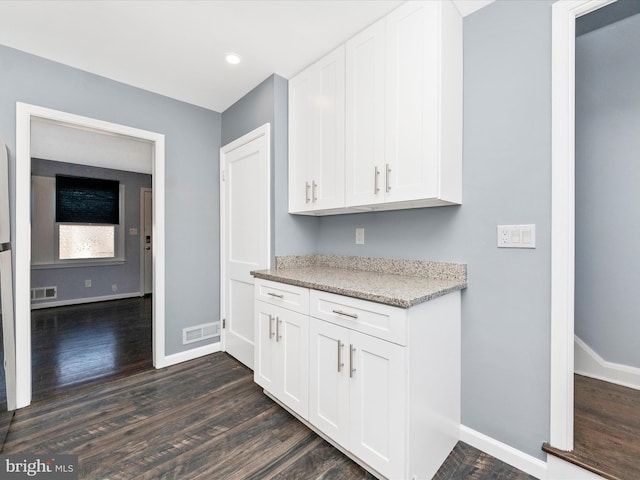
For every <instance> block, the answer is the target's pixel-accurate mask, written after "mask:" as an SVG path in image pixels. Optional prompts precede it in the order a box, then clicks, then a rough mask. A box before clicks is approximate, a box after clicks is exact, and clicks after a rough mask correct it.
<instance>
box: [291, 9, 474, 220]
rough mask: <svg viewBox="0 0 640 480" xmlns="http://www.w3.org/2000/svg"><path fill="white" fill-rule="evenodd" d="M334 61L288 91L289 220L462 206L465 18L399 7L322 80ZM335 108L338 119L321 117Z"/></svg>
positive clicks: (353, 43)
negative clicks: (296, 216)
mask: <svg viewBox="0 0 640 480" xmlns="http://www.w3.org/2000/svg"><path fill="white" fill-rule="evenodd" d="M336 52H337V51H336ZM336 52H333V53H332V54H331V55H329V56H328V57H326V58H325V59H323V60H321V61H320V62H318V63H316V64H314V65H313V66H312V67H310V68H309V69H307V70H305V71H304V72H302V73H301V74H299V75H298V76H296V77H295V78H293V79H292V80H291V82H290V86H289V89H290V92H289V95H290V97H289V109H290V116H289V122H290V127H289V128H290V129H289V142H290V151H289V178H290V190H289V211H290V212H291V213H307V214H314V215H326V214H331V213H350V212H357V211H368V210H392V209H404V208H416V207H430V206H439V205H455V204H460V203H461V202H462V17H461V16H460V14H459V12H458V10H457V9H456V8H455V6H454V5H453V3H452V2H450V1H449V0H442V1H408V2H406V3H404V4H403V5H401V6H400V7H399V8H397V9H396V10H394V11H393V12H391V13H390V14H389V15H387V16H386V17H385V18H383V19H381V20H379V21H378V22H376V23H374V24H373V25H371V26H370V27H368V28H367V29H365V30H363V31H362V32H360V33H359V34H358V35H356V36H355V37H353V38H352V39H350V40H349V41H347V43H346V45H345V53H344V58H345V64H344V69H343V70H340V69H338V68H330V69H329V70H327V72H328V73H325V74H324V75H322V74H321V73H320V65H322V64H323V62H327V61H328V59H330V58H331V57H332V56H333V55H336ZM336 62H337V60H336ZM328 65H331V62H330V61H329V63H328ZM341 72H342V73H341ZM334 73H335V75H334ZM341 75H342V76H341ZM305 79H306V80H305ZM340 79H342V82H344V83H343V85H342V87H338V84H339V83H340ZM333 81H335V82H336V83H335V88H333V86H334V84H333V83H332V82H333ZM305 82H310V83H309V85H315V86H307V85H306V83H305ZM322 82H325V83H326V86H325V87H324V88H323V87H321V83H322ZM307 90H308V91H307ZM313 92H317V93H315V94H314V93H313ZM345 92H346V94H345ZM341 95H342V96H341ZM339 101H342V105H344V115H343V116H342V117H340V110H339V109H338V108H335V109H332V108H328V109H326V110H323V109H322V108H327V107H326V106H327V105H332V104H333V102H335V105H338V103H339ZM299 102H306V105H300V104H299ZM334 128H335V130H334ZM340 128H342V132H343V133H342V135H343V136H340V134H339V132H338V129H340ZM340 142H342V143H340ZM303 143H304V145H303ZM341 145H342V147H343V151H342V152H340V151H339V149H340V146H341ZM313 155H315V157H313ZM314 158H315V159H314ZM325 162H326V163H325ZM340 162H342V163H340ZM314 166H315V168H316V169H315V171H312V170H313V167H314ZM318 170H319V171H318ZM342 179H344V180H342ZM342 182H344V183H342ZM341 187H342V188H343V191H342V193H343V195H342V196H341V195H340V193H341V192H338V189H339V188H341ZM314 192H315V194H314ZM340 199H342V201H341V202H340Z"/></svg>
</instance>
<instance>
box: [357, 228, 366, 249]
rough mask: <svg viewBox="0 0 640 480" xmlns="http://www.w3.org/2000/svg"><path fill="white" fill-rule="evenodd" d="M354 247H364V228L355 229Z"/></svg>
mask: <svg viewBox="0 0 640 480" xmlns="http://www.w3.org/2000/svg"><path fill="white" fill-rule="evenodd" d="M356 245H364V228H362V227H356Z"/></svg>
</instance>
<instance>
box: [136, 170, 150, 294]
mask: <svg viewBox="0 0 640 480" xmlns="http://www.w3.org/2000/svg"><path fill="white" fill-rule="evenodd" d="M152 178H153V177H152ZM146 192H151V214H152V215H153V188H149V187H140V227H139V233H140V296H145V295H146V291H145V283H144V272H145V266H146V262H145V255H144V249H145V246H146V244H145V241H144V240H145V239H144V221H145V219H144V217H145V215H146V211H145V208H144V194H145V193H146ZM152 222H153V220H152ZM151 248H153V233H152V234H151ZM151 273H152V275H153V260H152V265H151ZM151 291H152V293H153V285H152V286H151Z"/></svg>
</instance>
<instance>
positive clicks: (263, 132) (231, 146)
mask: <svg viewBox="0 0 640 480" xmlns="http://www.w3.org/2000/svg"><path fill="white" fill-rule="evenodd" d="M260 137H265V139H266V142H267V154H268V155H267V178H266V180H267V189H266V191H267V202H265V203H266V204H265V205H264V208H266V210H267V225H269V232H268V234H267V244H266V245H265V246H264V247H265V249H266V259H267V265H265V268H271V230H272V228H273V227H272V224H271V124H270V123H265V124H264V125H261V126H260V127H258V128H256V129H255V130H252V131H251V132H249V133H247V134H245V135H243V136H242V137H240V138H238V139H236V140H233V141H232V142H230V143H228V144H226V145H224V146H223V147H221V148H220V318H221V319H222V321H223V322H224V321H225V320H224V319H225V318H226V316H227V304H226V294H227V291H226V287H225V285H226V276H227V271H226V270H227V269H226V256H227V250H228V245H227V242H226V240H225V238H226V229H225V228H226V227H225V225H226V214H227V212H226V200H225V196H226V182H225V173H224V167H225V157H226V155H227V154H228V153H229V152H231V151H232V150H235V149H236V148H238V147H240V146H242V145H244V144H247V143H249V142H252V141H253V140H256V139H257V138H260ZM254 341H255V339H254ZM220 345H221V349H222V351H223V352H226V351H227V345H226V330H225V329H224V328H222V329H221V335H220Z"/></svg>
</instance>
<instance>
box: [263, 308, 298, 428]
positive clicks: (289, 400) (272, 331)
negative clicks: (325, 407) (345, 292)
mask: <svg viewBox="0 0 640 480" xmlns="http://www.w3.org/2000/svg"><path fill="white" fill-rule="evenodd" d="M255 305H256V308H255V311H256V324H255V355H254V374H253V378H254V381H255V382H256V383H257V384H258V385H260V386H261V387H262V388H264V389H265V390H266V391H267V392H269V393H270V394H271V395H273V396H274V397H275V398H277V399H278V400H280V401H281V402H282V403H284V404H285V405H286V406H288V407H289V408H291V410H293V411H294V412H296V413H297V414H298V415H300V416H301V417H303V418H305V419H306V418H307V417H308V410H309V360H308V358H309V317H307V316H306V315H301V314H299V313H296V312H292V311H291V310H286V309H284V308H282V307H278V306H275V305H270V304H268V303H265V302H261V301H256V302H255Z"/></svg>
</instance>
